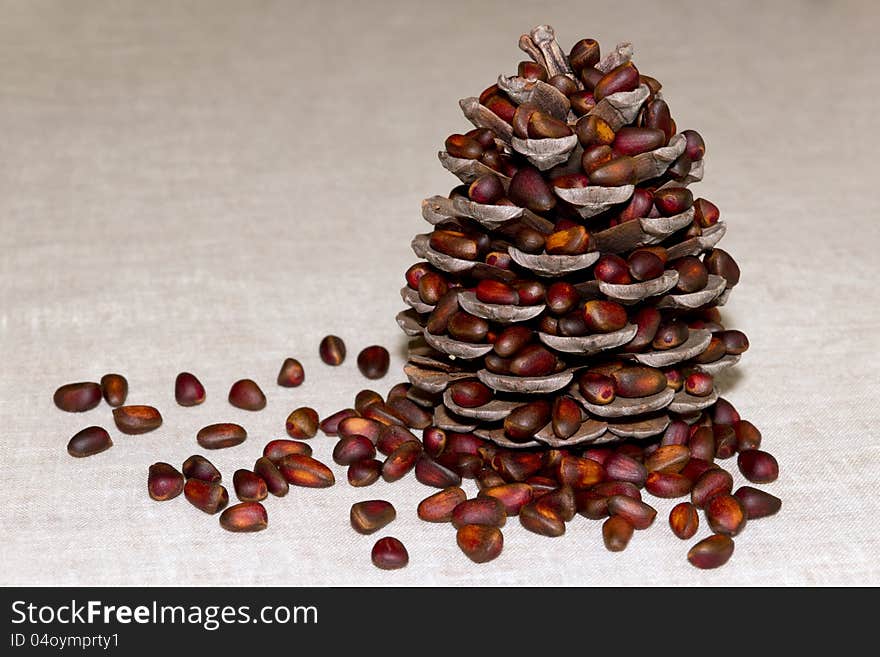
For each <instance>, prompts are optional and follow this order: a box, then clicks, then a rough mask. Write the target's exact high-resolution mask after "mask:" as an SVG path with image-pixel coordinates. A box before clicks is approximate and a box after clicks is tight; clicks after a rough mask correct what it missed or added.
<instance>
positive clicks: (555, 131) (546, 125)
mask: <svg viewBox="0 0 880 657" xmlns="http://www.w3.org/2000/svg"><path fill="white" fill-rule="evenodd" d="M526 133H527V134H528V136H529V139H561V138H562V137H568V136H569V135H570V134H572V133H571V128H569V127H568V125H567V124H566V123H565V121H560V120H559V119H555V118H553V117H552V116H550V115H549V114H547V113H545V112H542V111H540V110H537V111H535V112H532V113H531V115H530V116H529V123H528V126H527V127H526Z"/></svg>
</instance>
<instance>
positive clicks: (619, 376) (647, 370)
mask: <svg viewBox="0 0 880 657" xmlns="http://www.w3.org/2000/svg"><path fill="white" fill-rule="evenodd" d="M611 378H612V379H613V380H614V390H615V393H616V394H617V396H618V397H629V398H635V397H648V396H650V395H656V394H657V393H659V392H663V391H664V390H666V375H665V374H664V373H663V372H661V371H660V370H658V369H656V368H653V367H646V366H643V365H635V366H631V367H622V368H620V369H619V370H616V371H615V372H612V373H611Z"/></svg>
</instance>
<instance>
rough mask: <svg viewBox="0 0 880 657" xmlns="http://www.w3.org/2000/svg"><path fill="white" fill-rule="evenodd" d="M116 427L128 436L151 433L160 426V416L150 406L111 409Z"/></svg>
mask: <svg viewBox="0 0 880 657" xmlns="http://www.w3.org/2000/svg"><path fill="white" fill-rule="evenodd" d="M113 421H114V422H116V427H117V428H118V429H119V430H120V431H121V432H122V433H127V434H129V435H138V434H142V433H147V432H149V431H153V430H155V429H158V428H159V427H160V426H162V416H161V415H160V414H159V411H158V410H156V409H155V408H153V407H152V406H120V407H118V408H114V409H113Z"/></svg>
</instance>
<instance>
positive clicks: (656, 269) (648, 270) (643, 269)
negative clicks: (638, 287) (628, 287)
mask: <svg viewBox="0 0 880 657" xmlns="http://www.w3.org/2000/svg"><path fill="white" fill-rule="evenodd" d="M626 264H627V266H628V267H629V273H630V275H631V276H632V277H633V278H634V279H635V280H637V281H648V280H651V279H653V278H657V277H658V276H661V275H662V274H663V260H661V259H660V257H659V256H658V255H657V254H655V253H651V252H650V251H647V250H644V249H640V250H638V251H634V252H633V253H632V254H630V256H629V258H627V260H626Z"/></svg>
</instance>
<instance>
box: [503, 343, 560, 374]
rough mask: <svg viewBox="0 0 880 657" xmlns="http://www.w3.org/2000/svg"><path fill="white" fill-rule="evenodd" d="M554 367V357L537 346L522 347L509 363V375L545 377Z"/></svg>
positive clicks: (546, 350) (550, 352)
mask: <svg viewBox="0 0 880 657" xmlns="http://www.w3.org/2000/svg"><path fill="white" fill-rule="evenodd" d="M555 367H556V356H555V355H554V354H553V352H552V351H550V350H549V349H546V348H545V347H543V346H542V345H539V344H530V345H526V346H525V347H523V348H522V349H521V350H520V351H519V353H517V354H516V355H515V356H514V357H513V358H512V359H511V361H510V373H511V374H513V375H515V376H545V375H547V374H550V373H552V372H553V370H554V369H555Z"/></svg>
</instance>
